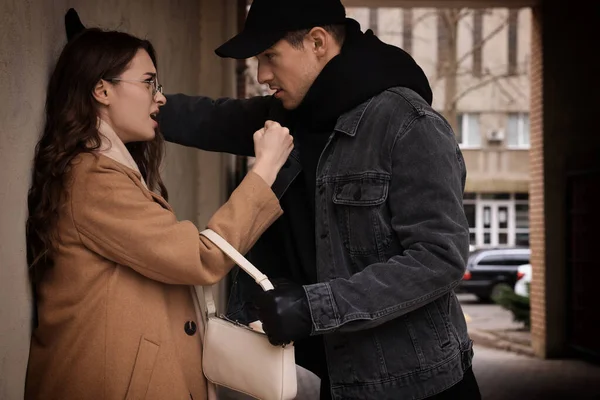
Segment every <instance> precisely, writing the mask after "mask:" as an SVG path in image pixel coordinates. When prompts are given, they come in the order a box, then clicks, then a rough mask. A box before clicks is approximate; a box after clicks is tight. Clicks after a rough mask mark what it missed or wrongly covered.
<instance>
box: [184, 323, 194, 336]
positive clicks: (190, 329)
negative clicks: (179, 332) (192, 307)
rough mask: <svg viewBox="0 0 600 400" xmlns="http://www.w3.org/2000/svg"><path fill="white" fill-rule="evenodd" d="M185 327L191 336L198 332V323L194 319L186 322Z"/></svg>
mask: <svg viewBox="0 0 600 400" xmlns="http://www.w3.org/2000/svg"><path fill="white" fill-rule="evenodd" d="M183 329H184V330H185V333H187V334H188V335H189V336H193V335H194V333H196V323H195V322H194V321H188V322H186V323H185V326H184V327H183Z"/></svg>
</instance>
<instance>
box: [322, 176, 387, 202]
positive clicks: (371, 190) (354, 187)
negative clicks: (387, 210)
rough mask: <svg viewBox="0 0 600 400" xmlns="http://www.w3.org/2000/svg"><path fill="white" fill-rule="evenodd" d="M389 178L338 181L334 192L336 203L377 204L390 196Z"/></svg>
mask: <svg viewBox="0 0 600 400" xmlns="http://www.w3.org/2000/svg"><path fill="white" fill-rule="evenodd" d="M388 187H389V179H386V178H362V179H356V180H351V181H341V182H337V183H336V185H335V191H334V194H333V202H334V203H335V204H341V205H347V206H376V205H379V204H383V203H384V202H385V200H386V199H387V196H388Z"/></svg>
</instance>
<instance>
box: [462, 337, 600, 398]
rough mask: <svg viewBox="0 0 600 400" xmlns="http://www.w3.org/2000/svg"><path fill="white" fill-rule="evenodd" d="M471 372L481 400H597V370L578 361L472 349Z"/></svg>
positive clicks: (599, 375)
mask: <svg viewBox="0 0 600 400" xmlns="http://www.w3.org/2000/svg"><path fill="white" fill-rule="evenodd" d="M473 371H474V372H475V376H476V377H477V380H478V381H479V386H480V389H481V394H482V398H483V400H521V399H522V400H538V399H539V400H558V399H561V400H563V399H564V400H576V399H577V400H579V399H600V367H599V366H594V365H590V364H587V363H584V362H582V361H571V360H540V359H537V358H531V357H527V356H521V355H517V354H513V353H510V352H504V351H500V350H494V349H489V348H485V347H475V358H474V366H473Z"/></svg>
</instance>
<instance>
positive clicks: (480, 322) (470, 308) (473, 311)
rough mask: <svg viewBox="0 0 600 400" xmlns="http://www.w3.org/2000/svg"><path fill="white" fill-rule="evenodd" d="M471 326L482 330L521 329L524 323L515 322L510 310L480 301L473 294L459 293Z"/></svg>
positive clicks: (459, 298)
mask: <svg viewBox="0 0 600 400" xmlns="http://www.w3.org/2000/svg"><path fill="white" fill-rule="evenodd" d="M456 297H457V298H458V300H459V301H460V304H461V306H462V309H463V312H464V313H465V318H466V319H467V324H468V325H469V328H470V329H471V328H473V329H482V330H495V329H519V328H521V327H522V324H520V323H517V322H514V321H513V318H512V314H511V312H510V311H508V310H505V309H503V308H502V307H500V306H499V305H497V304H486V303H480V302H479V300H477V297H475V296H474V295H472V294H457V295H456Z"/></svg>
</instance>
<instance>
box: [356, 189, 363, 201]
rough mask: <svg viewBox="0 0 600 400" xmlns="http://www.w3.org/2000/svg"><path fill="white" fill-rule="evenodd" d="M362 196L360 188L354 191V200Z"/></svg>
mask: <svg viewBox="0 0 600 400" xmlns="http://www.w3.org/2000/svg"><path fill="white" fill-rule="evenodd" d="M361 198H362V192H361V190H360V189H357V190H356V192H354V200H360V199H361Z"/></svg>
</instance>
